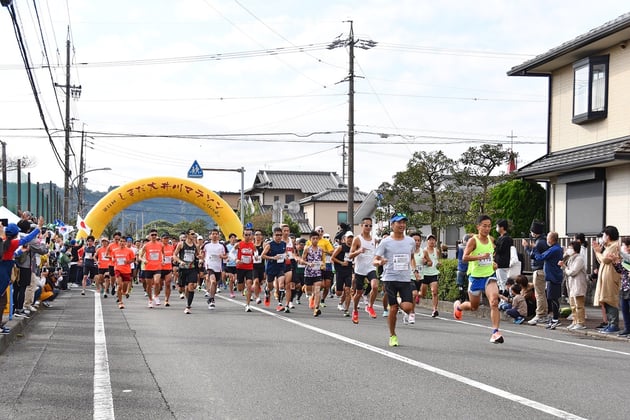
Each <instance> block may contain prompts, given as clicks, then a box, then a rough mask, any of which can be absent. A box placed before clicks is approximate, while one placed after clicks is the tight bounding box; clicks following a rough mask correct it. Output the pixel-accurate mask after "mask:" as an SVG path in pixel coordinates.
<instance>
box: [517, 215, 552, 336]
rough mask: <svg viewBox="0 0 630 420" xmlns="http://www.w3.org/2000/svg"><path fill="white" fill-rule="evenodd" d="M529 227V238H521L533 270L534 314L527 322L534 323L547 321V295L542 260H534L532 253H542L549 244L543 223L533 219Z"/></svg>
mask: <svg viewBox="0 0 630 420" xmlns="http://www.w3.org/2000/svg"><path fill="white" fill-rule="evenodd" d="M529 229H530V234H531V238H532V239H531V240H530V241H527V240H525V239H523V242H522V244H523V247H524V248H525V250H526V251H527V252H528V253H529V257H530V259H531V266H532V272H533V283H534V292H535V293H536V315H535V316H534V317H533V318H532V319H530V320H529V321H528V322H527V323H528V324H529V325H536V324H539V323H540V324H542V323H545V322H548V321H549V319H548V318H547V313H548V311H547V309H548V308H547V297H546V290H545V288H546V284H545V272H544V271H543V266H544V262H543V261H542V260H536V259H535V258H534V253H535V252H537V253H538V254H542V253H543V252H545V251H546V250H547V249H548V248H549V246H548V245H547V241H546V240H545V237H544V236H543V224H542V223H540V222H537V221H533V222H532V225H531V227H530V228H529Z"/></svg>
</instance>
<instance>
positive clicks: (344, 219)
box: [337, 211, 348, 224]
mask: <svg viewBox="0 0 630 420" xmlns="http://www.w3.org/2000/svg"><path fill="white" fill-rule="evenodd" d="M340 223H348V212H347V211H338V212H337V224H340Z"/></svg>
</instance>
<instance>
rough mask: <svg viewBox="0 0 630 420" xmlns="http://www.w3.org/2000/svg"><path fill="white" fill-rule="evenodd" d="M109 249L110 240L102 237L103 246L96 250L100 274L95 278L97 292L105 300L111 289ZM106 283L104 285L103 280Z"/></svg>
mask: <svg viewBox="0 0 630 420" xmlns="http://www.w3.org/2000/svg"><path fill="white" fill-rule="evenodd" d="M108 247H109V239H107V238H105V237H102V238H101V246H100V247H98V248H97V249H96V264H97V266H98V274H97V275H96V276H94V283H96V292H97V293H100V294H101V295H102V296H103V298H107V292H108V287H109V256H108V255H107V248H108ZM104 279H105V280H106V283H105V284H103V280H104Z"/></svg>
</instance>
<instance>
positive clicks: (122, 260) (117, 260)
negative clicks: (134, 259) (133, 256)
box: [116, 258, 127, 265]
mask: <svg viewBox="0 0 630 420" xmlns="http://www.w3.org/2000/svg"><path fill="white" fill-rule="evenodd" d="M126 262H127V260H126V259H124V258H116V265H125V263H126Z"/></svg>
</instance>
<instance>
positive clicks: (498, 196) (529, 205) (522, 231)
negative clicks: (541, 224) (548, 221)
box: [488, 179, 546, 237]
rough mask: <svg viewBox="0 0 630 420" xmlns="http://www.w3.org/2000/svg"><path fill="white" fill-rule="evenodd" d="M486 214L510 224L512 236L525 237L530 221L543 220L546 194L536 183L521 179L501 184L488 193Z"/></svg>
mask: <svg viewBox="0 0 630 420" xmlns="http://www.w3.org/2000/svg"><path fill="white" fill-rule="evenodd" d="M489 196H490V200H489V201H488V214H489V215H490V217H492V220H493V221H496V220H499V219H506V220H508V221H509V222H510V231H511V234H512V236H516V237H519V236H527V235H528V232H529V228H530V225H531V223H532V220H534V219H537V220H545V206H546V192H545V189H544V188H543V187H541V186H540V185H539V184H538V183H536V182H532V181H525V180H521V179H512V180H510V181H506V182H503V183H501V184H499V185H496V186H495V187H493V188H491V189H490V191H489Z"/></svg>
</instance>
